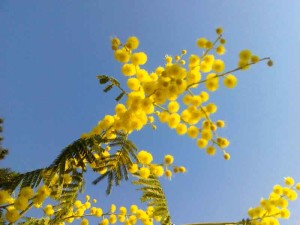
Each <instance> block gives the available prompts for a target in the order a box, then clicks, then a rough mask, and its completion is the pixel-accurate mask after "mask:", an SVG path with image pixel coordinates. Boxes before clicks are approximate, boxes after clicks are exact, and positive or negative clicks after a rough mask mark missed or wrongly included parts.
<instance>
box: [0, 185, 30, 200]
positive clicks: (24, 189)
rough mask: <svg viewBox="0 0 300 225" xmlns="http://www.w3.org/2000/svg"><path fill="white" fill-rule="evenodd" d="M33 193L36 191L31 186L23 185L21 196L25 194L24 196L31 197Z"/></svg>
mask: <svg viewBox="0 0 300 225" xmlns="http://www.w3.org/2000/svg"><path fill="white" fill-rule="evenodd" d="M33 193H34V191H33V189H32V188H31V187H23V188H22V189H21V191H20V196H23V197H25V198H27V199H29V198H31V197H32V196H33ZM0 202H1V201H0Z"/></svg>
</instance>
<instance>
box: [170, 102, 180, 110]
mask: <svg viewBox="0 0 300 225" xmlns="http://www.w3.org/2000/svg"><path fill="white" fill-rule="evenodd" d="M179 107H180V106H179V104H178V102H176V101H171V102H170V103H169V104H168V110H169V112H170V113H176V112H177V111H178V110H179Z"/></svg>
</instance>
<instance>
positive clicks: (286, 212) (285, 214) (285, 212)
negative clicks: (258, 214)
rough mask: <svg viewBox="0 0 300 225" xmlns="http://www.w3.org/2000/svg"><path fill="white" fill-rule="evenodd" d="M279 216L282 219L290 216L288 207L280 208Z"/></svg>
mask: <svg viewBox="0 0 300 225" xmlns="http://www.w3.org/2000/svg"><path fill="white" fill-rule="evenodd" d="M280 217H281V218H283V219H288V218H289V217H290V211H289V210H288V209H281V210H280Z"/></svg>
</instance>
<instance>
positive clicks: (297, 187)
mask: <svg viewBox="0 0 300 225" xmlns="http://www.w3.org/2000/svg"><path fill="white" fill-rule="evenodd" d="M296 190H297V191H300V183H297V184H296Z"/></svg>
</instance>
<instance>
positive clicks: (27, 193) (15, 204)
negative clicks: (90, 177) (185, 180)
mask: <svg viewBox="0 0 300 225" xmlns="http://www.w3.org/2000/svg"><path fill="white" fill-rule="evenodd" d="M49 195H50V192H49V190H48V188H47V187H46V186H45V185H44V186H41V187H40V188H39V189H38V190H37V192H36V193H35V194H34V190H33V189H32V188H30V187H25V188H22V189H21V190H20V193H19V196H18V197H17V198H13V197H11V195H10V194H9V192H8V191H4V190H1V191H0V207H1V208H5V209H6V213H5V219H6V221H7V222H10V223H15V222H16V221H18V220H19V219H20V218H21V216H22V215H23V213H24V212H25V211H26V210H27V209H28V208H30V207H31V206H32V204H29V201H30V200H32V203H33V202H36V201H37V200H36V199H39V200H38V202H39V203H38V204H39V206H38V208H41V207H42V204H43V203H42V202H40V200H41V199H40V198H43V200H45V199H44V198H46V197H48V196H49ZM85 200H86V201H85V202H82V201H81V200H76V201H75V202H74V205H73V207H71V208H70V209H69V211H68V213H67V215H65V216H64V217H63V218H62V222H59V223H58V225H64V224H65V222H66V223H73V222H74V220H81V222H80V224H81V225H88V224H89V220H88V218H89V217H96V218H101V222H100V224H102V225H108V224H115V223H116V222H118V221H119V222H120V223H124V224H125V225H134V224H135V223H137V221H138V220H140V221H141V222H142V223H143V224H145V225H151V224H152V223H153V221H154V220H155V221H160V217H158V216H154V215H153V212H154V208H153V207H151V206H149V207H147V209H146V210H143V209H141V208H138V206H136V205H131V206H130V208H129V210H127V209H126V208H125V207H124V206H122V207H120V208H119V212H117V208H116V205H114V204H112V205H111V207H110V209H109V210H108V211H107V212H104V211H103V209H102V208H100V207H96V206H93V204H95V203H97V200H96V199H93V200H92V201H91V200H90V196H88V195H86V198H85ZM5 204H8V205H5ZM34 204H36V203H34ZM59 210H61V209H60V207H59V206H55V205H52V204H47V205H46V206H45V207H44V208H43V212H44V216H46V217H48V218H51V217H52V216H54V214H55V212H58V211H59Z"/></svg>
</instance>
